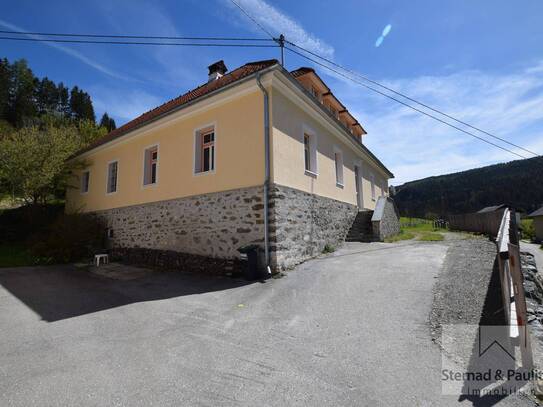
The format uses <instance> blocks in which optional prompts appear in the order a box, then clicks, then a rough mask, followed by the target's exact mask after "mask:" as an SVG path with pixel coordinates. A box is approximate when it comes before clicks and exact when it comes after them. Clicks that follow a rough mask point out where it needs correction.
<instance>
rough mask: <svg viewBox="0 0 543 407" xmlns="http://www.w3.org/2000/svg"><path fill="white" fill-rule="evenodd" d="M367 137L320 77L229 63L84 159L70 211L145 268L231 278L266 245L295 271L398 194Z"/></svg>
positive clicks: (271, 259)
mask: <svg viewBox="0 0 543 407" xmlns="http://www.w3.org/2000/svg"><path fill="white" fill-rule="evenodd" d="M365 134H366V132H365V131H364V129H363V128H362V126H361V125H360V124H359V123H358V121H357V120H356V118H354V117H353V116H352V115H351V114H350V113H349V112H348V110H347V109H346V108H345V107H344V106H343V105H342V104H341V102H340V101H339V100H338V99H337V98H336V97H335V96H334V95H333V93H332V92H331V90H330V89H329V88H328V87H327V86H326V84H325V83H324V82H323V81H322V80H321V78H320V77H319V76H318V75H317V74H316V73H315V71H314V70H313V69H310V68H300V69H298V70H295V71H293V72H288V71H287V70H285V69H284V67H282V66H281V65H280V64H279V63H278V62H277V61H276V60H266V61H258V62H252V63H247V64H245V65H243V66H241V67H239V68H237V69H235V70H233V71H231V72H228V71H227V68H226V66H225V65H224V62H223V61H219V62H217V63H214V64H212V65H210V66H209V76H208V81H207V83H205V84H203V85H202V86H199V87H197V88H195V89H194V90H192V91H189V92H187V93H186V94H184V95H182V96H179V97H178V98H175V99H172V100H170V101H169V102H166V103H165V104H163V105H161V106H159V107H157V108H155V109H153V110H150V111H149V112H147V113H144V114H142V115H141V116H139V117H138V118H136V119H134V120H132V121H130V122H128V123H126V124H125V125H123V126H122V127H120V128H118V129H116V130H114V131H112V132H111V133H109V134H108V135H107V136H105V137H104V138H103V139H100V140H98V141H97V142H95V143H94V144H93V145H91V146H89V147H88V148H87V149H85V150H84V151H81V152H80V153H78V155H77V157H76V158H75V159H78V160H83V161H84V162H85V163H87V164H88V166H87V168H85V169H84V170H83V171H81V172H80V173H78V174H77V176H78V180H79V185H78V188H74V189H70V190H69V191H68V194H67V206H66V208H67V211H69V212H75V211H82V212H92V213H95V214H96V215H97V216H100V217H101V218H103V219H104V220H105V222H107V225H108V236H109V238H110V243H111V246H112V250H113V251H114V252H115V253H116V254H118V255H121V256H128V257H131V258H133V259H138V261H142V262H152V263H165V264H166V265H170V266H179V267H190V268H205V269H221V268H222V267H224V266H225V264H226V263H228V262H231V261H232V260H233V259H237V258H238V256H239V253H238V252H237V248H238V247H240V246H242V245H244V244H247V243H249V242H261V244H262V245H263V247H264V248H265V249H266V256H267V257H266V258H267V261H268V264H269V265H270V266H271V267H272V268H274V269H282V268H287V267H291V266H293V265H294V264H297V263H299V262H301V261H303V260H305V259H307V258H309V257H311V256H314V255H316V254H318V253H320V252H321V251H322V249H323V248H324V246H325V245H326V244H328V245H332V246H337V245H338V244H340V243H341V242H342V241H343V240H344V239H345V236H346V234H347V232H348V231H349V229H350V228H351V226H352V225H353V221H354V220H355V217H356V216H357V214H358V212H359V211H362V210H373V209H375V206H376V203H377V202H378V201H379V198H380V197H381V200H383V199H384V197H386V196H387V195H388V179H390V178H392V174H391V172H390V171H389V170H388V169H387V168H386V167H385V166H384V165H383V164H382V163H381V162H380V161H379V160H378V159H377V158H376V157H375V156H374V155H373V154H372V153H371V152H370V151H369V150H368V149H367V148H366V147H365V146H364V144H363V137H364V135H365Z"/></svg>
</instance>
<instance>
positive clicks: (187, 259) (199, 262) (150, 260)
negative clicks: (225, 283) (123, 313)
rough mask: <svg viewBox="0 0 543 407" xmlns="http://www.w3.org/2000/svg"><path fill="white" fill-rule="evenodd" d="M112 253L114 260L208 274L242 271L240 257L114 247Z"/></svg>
mask: <svg viewBox="0 0 543 407" xmlns="http://www.w3.org/2000/svg"><path fill="white" fill-rule="evenodd" d="M110 254H111V259H112V260H113V261H122V262H123V263H128V264H136V265H145V266H151V267H158V268H161V269H169V270H183V271H195V272H202V273H208V274H209V273H211V274H224V273H226V272H231V273H234V272H241V271H242V263H241V260H240V259H221V258H218V257H207V256H200V255H197V254H190V253H182V252H178V251H172V250H155V249H142V248H125V247H114V248H112V249H111V253H110Z"/></svg>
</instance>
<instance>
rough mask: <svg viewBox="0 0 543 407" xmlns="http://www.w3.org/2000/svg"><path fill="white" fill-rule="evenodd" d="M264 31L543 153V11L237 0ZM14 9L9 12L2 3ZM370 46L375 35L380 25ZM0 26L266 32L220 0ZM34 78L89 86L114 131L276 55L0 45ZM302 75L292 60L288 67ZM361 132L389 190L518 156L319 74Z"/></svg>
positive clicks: (52, 4) (99, 5)
mask: <svg viewBox="0 0 543 407" xmlns="http://www.w3.org/2000/svg"><path fill="white" fill-rule="evenodd" d="M237 1H238V2H239V3H240V4H241V5H242V6H243V7H244V8H245V9H246V10H247V11H248V12H249V13H251V14H252V15H253V16H254V17H255V18H256V19H257V20H258V21H259V22H260V23H261V24H262V25H263V26H265V27H266V28H267V29H268V30H270V31H272V32H273V33H280V32H282V33H284V34H285V36H286V37H287V39H289V40H291V41H292V42H295V43H297V44H299V45H301V46H303V47H305V48H308V49H310V50H312V51H314V52H318V53H320V54H322V55H324V56H326V57H328V58H331V59H333V60H334V61H336V62H337V63H339V64H342V65H344V66H347V67H349V68H351V69H354V70H356V71H358V72H360V73H362V74H364V75H367V76H369V77H370V78H372V79H375V80H378V81H380V82H382V83H384V84H386V85H388V86H391V87H393V88H395V89H397V90H400V91H402V92H404V93H407V94H408V95H410V96H412V97H415V98H418V99H420V100H422V101H424V102H426V103H428V104H430V105H432V106H434V107H437V108H439V109H442V110H444V111H446V112H448V113H450V114H452V115H454V116H456V117H458V118H460V119H462V120H464V121H467V122H469V123H471V124H473V125H476V126H478V127H481V128H483V129H485V130H488V131H490V132H492V133H494V134H496V135H499V136H501V137H503V138H505V139H507V140H509V141H512V142H514V143H516V144H520V145H522V146H524V147H526V148H529V149H531V150H534V151H536V152H537V153H539V154H543V52H542V51H543V45H542V44H543V25H542V24H541V19H542V17H543V2H541V1H539V0H527V1H524V2H521V3H518V2H511V1H508V0H500V1H491V0H488V1H477V2H474V1H470V0H462V1H459V0H454V1H453V0H442V1H438V2H436V1H409V2H406V1H383V0H380V1H377V0H375V1H373V0H368V1H354V0H353V1H326V2H325V1H322V2H316V1H311V2H310V1H298V2H293V1H284V0H276V1H272V0H266V1H264V0H237ZM8 4H9V5H8ZM389 24H390V26H391V29H390V32H389V33H388V35H386V37H385V38H384V40H383V41H382V43H381V45H380V46H379V47H376V46H375V43H376V40H377V39H378V37H379V36H380V35H381V33H382V31H383V29H384V28H385V27H386V26H387V25H389ZM0 27H2V29H15V30H25V31H46V32H47V31H48V32H76V33H77V32H79V33H103V34H135V35H171V36H174V35H175V36H215V35H216V36H258V37H264V36H265V34H264V33H262V32H261V31H260V30H259V28H258V27H256V25H254V24H253V23H252V22H251V21H249V20H248V19H247V18H246V17H245V16H243V14H241V12H240V11H239V10H238V9H237V8H236V7H235V6H233V5H232V4H231V3H230V1H229V0H205V1H196V0H185V1H137V0H131V1H124V0H116V1H102V0H93V1H89V2H75V1H48V2H36V1H25V0H19V1H17V2H9V3H6V4H4V6H3V7H2V15H1V16H0ZM0 47H1V52H0V56H2V57H3V56H5V57H7V58H9V59H10V60H14V59H17V58H25V59H27V60H28V61H29V64H30V66H31V67H32V69H33V70H34V72H35V73H36V74H37V75H39V76H48V77H49V78H51V79H53V80H55V81H57V82H58V81H63V82H64V83H66V84H68V85H70V86H72V85H79V86H81V87H83V88H84V89H85V90H87V91H88V92H89V93H90V94H91V96H92V98H93V101H94V105H95V109H96V111H97V116H99V115H101V114H102V113H103V112H104V111H107V112H108V113H110V114H111V115H112V116H113V117H114V118H115V119H116V121H117V124H118V125H120V124H122V123H124V122H126V121H128V120H130V119H131V118H134V117H135V116H137V115H138V114H140V113H142V112H144V111H146V110H148V109H150V108H153V107H155V106H156V105H158V104H160V103H162V102H164V101H166V100H168V99H170V98H172V97H175V96H177V95H179V94H182V93H184V92H186V91H187V90H189V89H192V88H194V87H196V86H197V85H199V84H201V83H202V82H204V81H205V80H206V75H207V70H206V68H207V65H209V64H210V63H212V62H214V61H216V60H219V59H224V60H225V62H226V65H227V66H228V67H229V68H235V67H236V66H239V65H242V64H243V63H245V62H247V61H253V60H259V59H268V58H277V57H278V51H277V50H276V49H249V48H243V49H232V48H228V49H225V48H184V47H143V46H115V45H109V46H104V45H75V44H44V43H26V42H25V43H22V42H8V41H3V42H0ZM302 65H305V66H308V65H309V66H311V63H310V62H308V61H304V60H302V59H301V58H300V57H298V56H295V55H292V54H287V55H286V67H287V68H288V69H295V68H297V67H299V66H302ZM317 70H318V72H319V73H320V74H321V76H322V78H323V79H324V80H325V81H326V82H327V83H328V85H329V86H330V87H331V88H332V89H333V91H334V93H335V94H336V95H337V96H338V97H339V98H340V99H341V100H342V101H343V103H344V104H345V105H346V106H347V108H348V109H349V110H350V111H351V112H352V113H353V114H354V115H355V116H356V117H358V119H359V121H360V122H361V123H362V125H363V126H364V127H365V129H366V130H367V131H368V135H367V136H365V139H364V143H365V144H366V145H367V146H368V147H369V148H370V149H371V150H372V151H373V152H374V153H375V154H376V155H377V156H378V157H379V158H380V159H381V160H382V161H383V162H384V163H385V164H386V165H387V166H388V167H389V168H390V169H391V170H392V172H394V173H395V175H396V179H395V180H393V182H392V183H393V184H401V183H403V182H405V181H409V180H413V179H418V178H423V177H426V176H430V175H437V174H443V173H447V172H452V171H457V170H463V169H468V168H473V167H477V166H481V165H487V164H491V163H496V162H504V161H510V160H512V159H515V157H514V156H512V155H511V154H509V153H506V152H503V151H501V150H499V149H496V148H494V147H491V146H489V145H487V144H484V143H482V142H480V141H478V140H475V139H472V138H471V137H469V136H467V135H464V134H463V133H460V132H458V131H456V130H454V129H450V128H448V127H446V126H444V125H442V124H439V123H437V122H435V121H433V120H431V119H429V118H426V117H424V116H421V115H420V114H418V113H415V112H412V111H410V110H408V109H406V108H405V107H402V106H400V105H398V104H396V103H395V102H393V101H390V100H388V99H385V98H383V97H382V96H379V95H376V94H373V93H371V92H370V91H368V90H366V89H364V88H360V87H359V86H358V85H355V84H353V83H352V82H349V81H347V80H344V79H342V78H340V77H338V76H337V75H335V74H331V73H328V72H327V71H325V70H324V69H322V68H317Z"/></svg>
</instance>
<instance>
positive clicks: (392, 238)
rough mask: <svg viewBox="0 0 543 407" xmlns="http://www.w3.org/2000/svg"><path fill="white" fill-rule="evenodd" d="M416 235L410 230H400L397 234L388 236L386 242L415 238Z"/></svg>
mask: <svg viewBox="0 0 543 407" xmlns="http://www.w3.org/2000/svg"><path fill="white" fill-rule="evenodd" d="M414 237H415V235H414V234H413V233H410V232H406V231H404V230H400V233H399V234H397V235H394V236H390V237H387V238H386V239H385V242H386V243H394V242H399V241H400V240H409V239H413V238H414Z"/></svg>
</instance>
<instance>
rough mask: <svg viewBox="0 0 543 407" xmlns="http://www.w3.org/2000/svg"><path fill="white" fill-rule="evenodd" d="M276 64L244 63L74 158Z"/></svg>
mask: <svg viewBox="0 0 543 407" xmlns="http://www.w3.org/2000/svg"><path fill="white" fill-rule="evenodd" d="M278 63H279V62H278V61H277V60H276V59H269V60H264V61H255V62H249V63H246V64H245V65H243V66H240V67H239V68H236V69H234V70H233V71H232V72H229V73H227V74H226V75H224V76H222V77H221V78H219V79H217V80H214V81H212V82H208V83H206V84H204V85H201V86H198V87H197V88H195V89H193V90H191V91H188V92H187V93H185V94H183V95H181V96H178V97H176V98H175V99H172V100H170V101H168V102H166V103H164V104H162V105H160V106H158V107H155V108H154V109H152V110H149V111H148V112H146V113H143V114H142V115H140V116H138V117H136V118H135V119H134V120H131V121H129V122H128V123H125V124H124V125H122V126H121V127H119V128H118V129H115V130H113V131H111V132H109V133H108V134H106V135H105V136H104V137H102V138H100V139H98V140H96V141H95V142H94V143H92V144H91V145H89V146H88V147H86V148H84V149H83V150H81V151H79V152H78V153H77V154H76V156H77V155H80V154H83V153H84V152H86V151H89V150H92V149H94V148H96V147H98V146H100V145H102V144H106V143H109V142H110V141H113V140H115V139H116V138H118V137H121V136H122V135H124V134H126V133H128V132H129V131H131V130H134V129H136V128H138V127H140V126H142V125H144V124H146V123H148V122H150V121H152V120H154V119H156V118H157V117H159V116H162V115H164V114H166V113H169V112H171V111H172V110H175V109H177V108H179V107H180V106H183V105H184V104H187V103H189V102H192V101H193V100H195V99H198V98H200V97H202V96H204V95H207V94H209V93H211V92H213V91H216V90H218V89H220V88H223V87H225V86H227V85H229V84H231V83H233V82H236V81H239V80H240V79H243V78H245V77H247V76H249V75H252V74H254V73H256V72H258V71H261V70H263V69H265V68H268V67H270V66H273V65H275V64H278Z"/></svg>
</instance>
